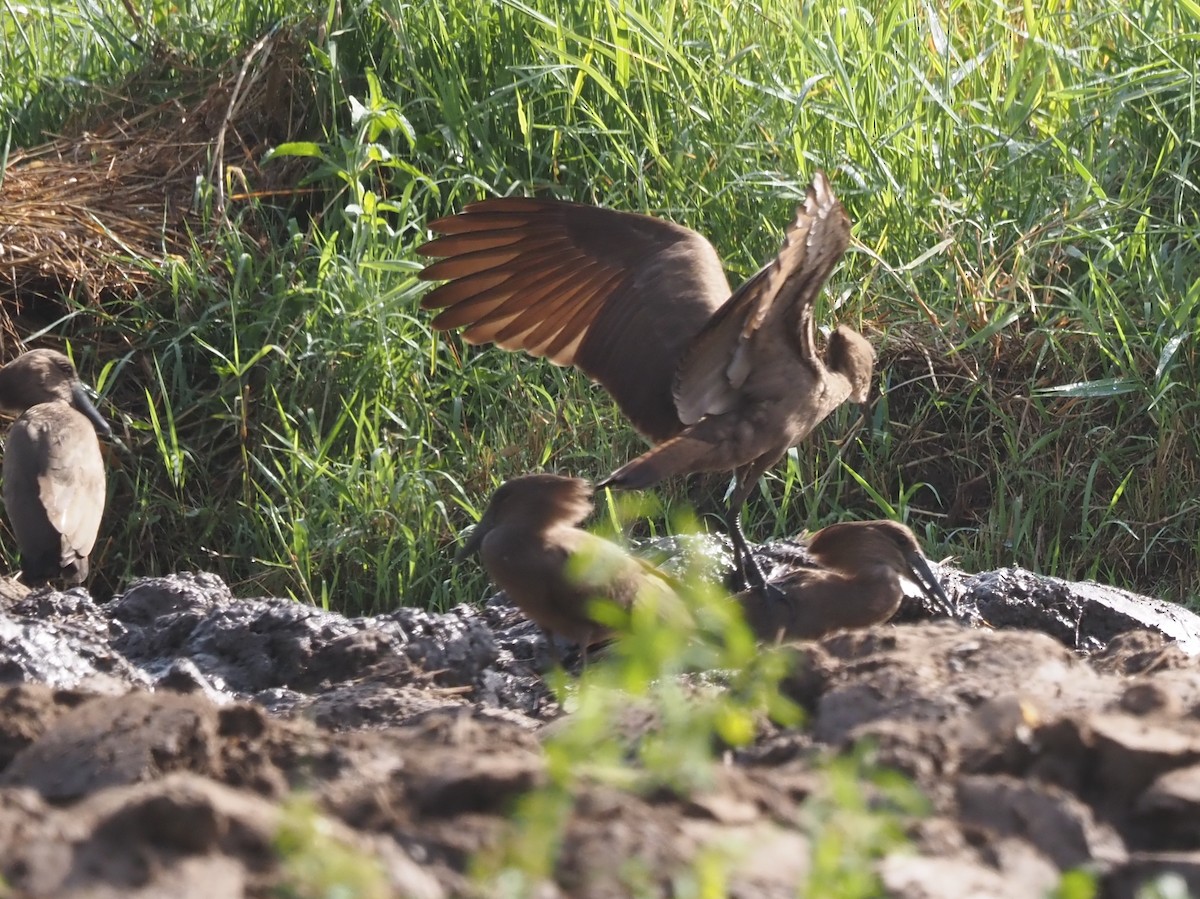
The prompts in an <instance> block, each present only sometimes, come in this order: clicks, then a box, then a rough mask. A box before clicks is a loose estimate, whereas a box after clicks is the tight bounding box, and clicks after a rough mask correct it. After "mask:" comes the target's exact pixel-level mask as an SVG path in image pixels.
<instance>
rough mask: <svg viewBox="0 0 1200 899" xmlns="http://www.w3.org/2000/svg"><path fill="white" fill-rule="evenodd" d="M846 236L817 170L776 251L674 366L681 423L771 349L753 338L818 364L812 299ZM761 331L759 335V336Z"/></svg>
mask: <svg viewBox="0 0 1200 899" xmlns="http://www.w3.org/2000/svg"><path fill="white" fill-rule="evenodd" d="M849 242H850V217H849V216H848V215H846V210H845V209H844V208H843V207H842V204H841V203H840V202H839V201H838V199H837V197H836V196H835V195H834V193H833V189H832V188H831V187H830V186H829V180H828V179H827V178H826V177H825V174H824V173H823V172H817V173H816V175H815V176H814V177H813V182H812V184H811V185H810V186H809V188H808V195H807V196H806V197H805V200H804V204H803V205H802V206H800V207H799V208H798V209H797V210H796V218H795V220H794V221H793V222H792V223H791V224H790V225H789V226H788V229H787V232H786V233H785V235H784V239H783V247H782V248H781V249H780V250H779V255H778V256H776V257H775V259H773V260H772V261H771V262H769V263H767V264H766V265H765V266H763V267H762V268H761V269H759V270H758V272H757V273H756V274H755V275H754V276H753V277H751V278H750V280H748V281H747V282H746V283H745V284H743V285H742V286H741V287H739V288H738V289H737V291H736V292H735V293H734V294H733V296H731V297H730V298H729V301H728V302H727V303H725V305H724V306H722V307H721V309H720V311H718V312H717V314H716V315H714V316H713V317H712V319H711V320H710V321H709V323H708V325H707V326H706V327H705V328H704V330H703V332H702V333H701V334H700V335H699V336H698V337H697V338H696V340H695V341H694V343H693V344H692V347H691V349H690V350H689V351H688V353H687V355H686V356H685V358H684V360H683V362H682V364H681V365H680V367H679V372H678V375H677V377H676V380H675V405H676V408H677V409H678V411H679V418H680V420H681V421H682V422H683V423H684V424H694V423H695V422H697V421H699V420H700V419H701V418H703V417H704V416H705V415H717V414H720V413H722V412H728V411H729V410H730V409H731V408H732V407H733V406H734V405H735V403H736V401H737V397H738V390H739V389H740V388H741V386H742V384H743V383H745V381H746V378H747V377H748V376H749V374H750V371H751V370H752V368H753V366H754V364H755V363H756V361H760V362H761V361H765V362H768V363H769V362H771V361H774V360H775V358H776V357H774V356H773V355H772V354H760V353H756V352H755V344H756V343H759V342H761V341H764V340H765V341H770V342H773V343H775V344H777V345H784V338H785V337H786V338H787V342H788V343H790V345H791V347H792V351H793V352H794V353H795V354H796V356H797V357H798V358H800V359H801V360H803V361H804V362H806V363H807V364H809V365H811V366H812V367H813V368H814V369H817V368H819V367H820V365H821V362H820V360H819V359H818V358H817V352H816V347H815V345H814V342H813V317H812V305H813V300H814V299H816V296H817V293H818V292H819V291H820V289H821V286H822V285H823V284H824V283H825V281H826V279H828V278H829V274H830V272H832V271H833V267H834V265H836V264H837V261H838V260H839V259H840V258H841V257H842V254H843V253H844V252H845V251H846V247H847V245H848V244H849ZM760 335H761V337H760Z"/></svg>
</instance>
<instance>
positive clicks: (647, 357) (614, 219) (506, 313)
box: [418, 172, 875, 586]
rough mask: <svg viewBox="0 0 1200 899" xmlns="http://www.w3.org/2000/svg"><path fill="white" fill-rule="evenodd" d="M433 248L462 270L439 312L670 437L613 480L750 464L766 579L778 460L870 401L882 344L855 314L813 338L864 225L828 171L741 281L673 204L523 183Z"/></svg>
mask: <svg viewBox="0 0 1200 899" xmlns="http://www.w3.org/2000/svg"><path fill="white" fill-rule="evenodd" d="M429 227H430V229H431V230H432V231H434V232H435V233H438V234H441V235H443V236H442V237H439V238H436V239H434V240H432V241H430V242H429V243H427V244H425V245H424V246H422V247H421V248H420V249H419V250H418V252H419V253H422V254H424V255H427V256H438V257H443V258H442V259H441V260H440V261H438V262H434V263H432V264H430V265H429V266H427V267H426V268H425V270H424V271H423V272H421V275H420V277H421V278H422V279H424V280H427V281H436V280H445V281H447V282H448V283H446V284H443V285H441V286H439V287H437V288H435V289H433V290H431V291H430V292H429V293H427V294H426V295H425V298H424V299H423V300H422V303H421V305H422V306H423V307H424V308H426V309H441V310H443V311H442V312H441V313H439V314H438V316H437V317H436V318H435V319H434V321H433V326H434V327H435V328H441V329H449V328H458V327H461V328H463V336H464V337H465V338H466V340H468V341H469V342H471V343H496V344H498V345H500V346H502V347H504V348H505V349H509V350H516V349H522V350H525V351H526V352H529V353H532V354H534V355H535V356H544V357H546V358H548V359H549V360H550V361H551V362H554V363H556V364H558V365H574V366H577V367H578V368H580V369H582V370H583V371H584V372H585V373H586V374H587V375H589V376H590V377H591V378H593V379H594V380H596V381H598V382H600V384H602V385H603V386H604V388H605V389H606V390H607V391H608V392H609V393H610V394H611V395H612V397H613V399H615V400H616V402H617V405H618V406H620V408H621V411H622V412H624V413H625V415H626V416H628V418H629V419H630V421H632V422H633V425H634V427H635V428H637V429H638V430H639V431H640V432H641V433H642V434H643V435H644V436H645V437H647V438H648V439H649V440H650V441H651V442H652V443H654V444H656V445H655V446H654V447H653V448H652V449H650V450H649V451H647V452H646V453H643V454H642V455H641V456H639V457H637V458H636V459H634V460H633V461H632V462H629V463H628V464H626V465H624V466H622V467H621V468H619V469H617V470H616V471H615V472H613V473H612V474H611V475H609V476H608V478H606V479H605V480H604V481H602V482H601V483H600V486H612V487H626V488H633V489H641V488H644V487H649V486H651V485H652V484H655V483H657V482H658V481H659V480H661V479H662V478H664V477H667V476H669V475H676V474H685V473H691V472H700V471H735V472H736V473H737V484H736V487H735V489H734V490H733V492H732V495H731V497H730V500H729V506H728V509H727V511H726V516H725V523H726V527H727V530H728V531H729V533H730V536H731V537H732V538H733V541H734V550H735V554H736V558H737V561H738V567H739V571H740V573H741V575H742V578H743V580H744V581H746V582H748V583H752V584H754V585H756V586H762V585H763V584H764V578H763V574H762V571H761V569H760V568H759V567H758V564H757V562H756V561H755V559H754V557H753V555H751V553H750V551H749V547H748V546H747V544H746V538H745V536H744V535H743V533H742V529H741V509H742V505H743V504H744V503H745V501H746V499H747V498H748V497H749V495H750V493H751V491H752V490H753V489H754V485H755V484H756V483H757V482H758V479H759V478H760V477H761V476H762V474H763V473H764V472H765V471H766V470H767V469H768V468H770V467H771V466H772V465H774V464H775V463H776V462H778V461H779V460H780V459H781V458H782V457H783V456H784V454H785V453H786V452H787V451H788V449H790V448H791V447H793V446H795V445H796V444H798V443H799V442H800V441H801V440H803V439H804V438H805V437H806V436H807V435H808V434H809V432H811V431H812V429H813V428H815V427H816V426H817V425H818V424H819V423H820V422H821V421H822V420H823V419H824V418H825V417H826V416H827V415H829V413H830V412H832V411H833V410H834V409H836V408H837V407H838V406H839V405H841V404H842V403H843V402H845V401H846V400H847V399H850V400H853V401H855V402H864V401H865V400H866V398H867V393H868V391H869V390H870V386H871V376H872V371H873V368H874V364H875V353H874V351H873V350H872V348H871V345H870V344H869V343H868V342H867V340H866V339H865V338H864V337H863V336H862V335H861V334H859V333H858V332H856V331H854V330H852V329H851V328H849V327H846V326H845V325H842V326H840V327H838V328H837V329H836V330H834V331H833V333H832V334H831V335H830V336H829V339H828V340H827V342H826V346H825V354H824V357H823V358H822V356H821V355H819V354H818V353H817V349H816V345H815V341H814V334H813V331H814V327H813V312H812V306H813V300H814V299H815V297H816V295H817V293H818V291H819V290H820V289H821V286H822V285H823V284H824V283H825V280H826V279H827V278H828V277H829V273H830V272H831V271H832V270H833V267H834V265H835V264H836V263H837V261H838V259H840V258H841V256H842V253H843V252H844V251H845V249H846V246H847V244H848V243H849V240H850V218H849V216H848V215H847V214H846V211H845V209H844V208H843V207H842V204H841V203H840V202H838V199H837V197H835V196H834V193H833V190H832V189H831V188H830V186H829V181H828V179H827V178H826V177H825V175H824V174H823V173H821V172H817V174H816V176H815V177H814V178H813V183H812V185H811V186H810V187H809V188H808V193H807V196H806V198H805V201H804V204H803V205H802V206H800V207H799V209H798V210H797V212H796V218H795V220H794V221H793V222H792V223H791V224H790V225H789V226H788V228H787V233H786V235H785V237H784V242H783V247H782V249H781V250H780V251H779V255H778V256H777V257H776V258H775V259H773V260H772V261H771V262H769V263H767V264H766V265H765V266H763V267H762V268H761V269H760V270H759V271H758V273H757V274H755V275H754V276H753V277H752V278H750V280H748V281H747V282H746V283H745V284H743V285H742V286H741V287H739V288H738V289H737V290H736V291H735V292H733V294H732V295H731V294H730V291H729V283H728V281H726V279H725V275H724V273H723V272H722V270H721V261H720V259H719V258H718V257H717V253H716V251H715V250H714V249H713V247H712V244H710V243H709V242H708V241H707V240H705V239H704V238H703V237H702V236H700V235H699V234H697V233H696V232H695V231H692V230H690V229H688V228H684V227H682V226H680V225H676V224H673V223H671V222H667V221H663V220H661V219H656V218H651V217H650V216H645V215H636V214H632V213H626V212H615V211H613V210H610V209H601V208H598V207H594V206H580V205H577V204H574V203H564V202H559V201H551V200H538V199H526V198H521V197H508V198H503V199H493V200H483V201H481V202H478V203H472V204H470V205H468V206H467V207H466V208H465V209H464V210H463V211H462V212H461V213H459V214H458V215H455V216H451V217H449V218H444V219H439V220H437V221H435V222H433V223H432V224H431V225H430V226H429Z"/></svg>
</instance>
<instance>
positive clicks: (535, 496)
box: [455, 474, 592, 560]
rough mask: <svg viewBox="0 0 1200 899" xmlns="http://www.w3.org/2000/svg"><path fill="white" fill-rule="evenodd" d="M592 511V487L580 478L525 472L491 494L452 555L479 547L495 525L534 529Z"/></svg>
mask: <svg viewBox="0 0 1200 899" xmlns="http://www.w3.org/2000/svg"><path fill="white" fill-rule="evenodd" d="M591 514H592V487H591V485H590V484H589V483H588V482H587V481H585V480H583V479H582V478H567V477H562V476H561V475H556V474H528V475H523V476H522V477H519V478H513V479H512V480H511V481H506V482H505V483H504V484H501V485H500V487H499V489H498V490H496V492H495V493H494V494H492V499H491V502H489V503H488V507H487V509H486V510H485V511H484V513H483V517H482V518H480V519H479V524H477V525H475V529H474V530H473V531H472V532H471V536H470V537H469V538H468V539H467V542H466V543H464V544H463V545H462V548H461V549H459V551H458V553H457V555H456V556H455V558H457V559H460V560H461V559H464V558H466V557H467V556H470V555H473V554H475V553H476V552H478V551H479V547H480V546H481V545H482V544H483V539H484V538H485V537H486V536H487V535H488V533H489V532H491V531H493V530H495V529H496V528H498V527H514V528H520V529H522V530H526V531H530V532H536V531H544V530H546V529H547V528H551V527H555V526H564V527H572V526H574V525H577V524H579V523H580V522H581V521H583V520H584V519H585V518H587V517H588V516H589V515H591Z"/></svg>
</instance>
